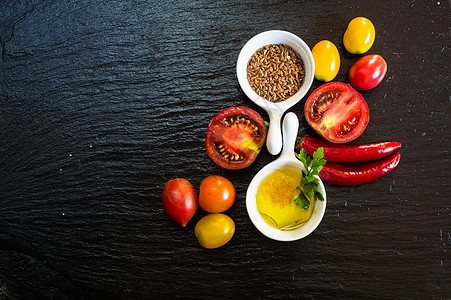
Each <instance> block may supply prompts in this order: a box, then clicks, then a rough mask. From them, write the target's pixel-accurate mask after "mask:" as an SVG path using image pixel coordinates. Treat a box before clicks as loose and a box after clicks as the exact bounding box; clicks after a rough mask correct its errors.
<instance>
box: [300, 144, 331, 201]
mask: <svg viewBox="0 0 451 300" xmlns="http://www.w3.org/2000/svg"><path fill="white" fill-rule="evenodd" d="M296 156H297V157H298V158H299V160H300V161H301V162H302V163H303V164H304V169H305V170H302V179H301V182H300V184H299V186H298V189H299V195H298V196H297V197H296V198H295V199H294V202H295V203H296V205H301V207H302V208H303V209H307V208H309V206H310V201H311V200H315V199H318V200H320V201H324V197H323V195H322V194H321V193H320V192H318V191H317V187H318V185H319V180H318V178H317V177H316V176H318V175H319V172H320V171H321V169H322V168H323V165H324V164H325V163H326V160H325V159H324V158H323V157H324V150H323V148H322V147H321V148H318V149H317V150H316V151H315V152H314V153H313V157H312V158H311V157H310V156H308V155H307V153H306V152H305V151H304V149H301V152H300V153H299V154H297V155H296Z"/></svg>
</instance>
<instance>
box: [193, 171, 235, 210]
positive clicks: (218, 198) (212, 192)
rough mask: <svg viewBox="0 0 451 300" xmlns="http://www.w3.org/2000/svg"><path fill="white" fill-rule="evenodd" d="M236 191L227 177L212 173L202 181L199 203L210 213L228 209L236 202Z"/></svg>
mask: <svg viewBox="0 0 451 300" xmlns="http://www.w3.org/2000/svg"><path fill="white" fill-rule="evenodd" d="M235 198H236V191H235V187H234V186H233V184H232V183H231V182H230V181H229V180H228V179H227V178H225V177H222V176H218V175H211V176H208V177H206V178H205V179H204V180H202V182H201V183H200V191H199V205H200V207H202V209H203V210H205V211H207V212H210V213H220V212H223V211H226V210H228V209H229V208H230V207H232V205H233V204H234V203H235Z"/></svg>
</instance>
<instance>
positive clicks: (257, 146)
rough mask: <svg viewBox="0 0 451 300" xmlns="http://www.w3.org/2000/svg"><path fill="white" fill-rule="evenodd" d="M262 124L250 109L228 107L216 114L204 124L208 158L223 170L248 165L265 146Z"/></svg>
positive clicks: (259, 117) (263, 122)
mask: <svg viewBox="0 0 451 300" xmlns="http://www.w3.org/2000/svg"><path fill="white" fill-rule="evenodd" d="M266 133H267V129H266V124H265V121H264V120H263V118H262V117H261V116H260V114H258V113H257V112H256V111H254V110H253V109H250V108H247V107H244V106H232V107H229V108H226V109H224V110H222V111H221V112H219V113H218V114H217V115H216V116H215V117H214V118H213V119H212V120H211V122H210V124H209V125H208V131H207V136H206V139H205V147H206V149H207V153H208V155H209V156H210V157H211V159H212V160H213V161H214V162H215V163H216V164H217V165H219V166H221V167H223V168H226V169H243V168H246V167H248V166H250V165H251V164H252V163H253V162H254V161H255V159H256V158H257V155H258V154H259V153H260V150H261V148H262V147H263V145H264V144H265V139H266Z"/></svg>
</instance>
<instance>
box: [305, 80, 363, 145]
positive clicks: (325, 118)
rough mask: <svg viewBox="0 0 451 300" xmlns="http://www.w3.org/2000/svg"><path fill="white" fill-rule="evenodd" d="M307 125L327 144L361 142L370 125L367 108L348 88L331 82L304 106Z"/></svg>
mask: <svg viewBox="0 0 451 300" xmlns="http://www.w3.org/2000/svg"><path fill="white" fill-rule="evenodd" d="M304 114H305V118H306V120H307V122H308V124H309V125H310V126H311V127H312V128H313V129H314V130H315V131H316V132H317V133H318V134H319V135H320V136H322V137H323V138H325V139H326V140H328V141H330V142H332V143H337V144H342V143H347V142H350V141H352V140H354V139H356V138H358V137H359V136H360V135H361V134H362V133H363V131H364V130H365V128H366V126H367V125H368V122H369V117H370V113H369V109H368V104H367V103H366V101H365V99H363V97H362V95H361V94H359V93H358V92H357V91H356V90H354V89H353V88H352V87H351V86H350V85H349V84H345V83H341V82H330V83H326V84H323V85H322V86H320V87H318V88H317V89H316V90H314V91H313V93H312V94H311V95H310V96H309V97H308V99H307V101H306V102H305V107H304Z"/></svg>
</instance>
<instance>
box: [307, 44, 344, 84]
mask: <svg viewBox="0 0 451 300" xmlns="http://www.w3.org/2000/svg"><path fill="white" fill-rule="evenodd" d="M312 54H313V59H314V60H315V78H316V79H318V80H321V81H325V82H329V81H331V80H332V79H334V78H335V76H337V74H338V70H339V69H340V54H339V53H338V49H337V47H335V45H334V43H332V42H330V41H327V40H324V41H321V42H319V43H318V44H316V45H315V47H313V49H312Z"/></svg>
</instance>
